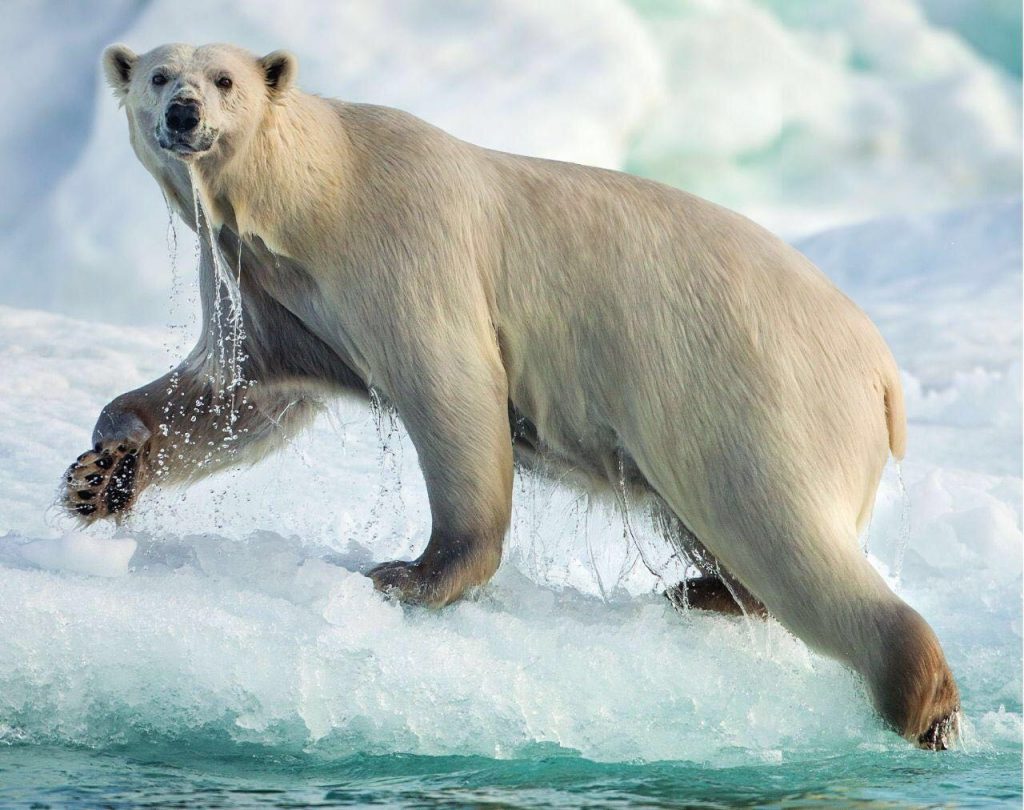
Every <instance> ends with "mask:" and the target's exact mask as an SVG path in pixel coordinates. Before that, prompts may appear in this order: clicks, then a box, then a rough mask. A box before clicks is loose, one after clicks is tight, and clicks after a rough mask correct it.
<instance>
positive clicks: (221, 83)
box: [217, 76, 231, 90]
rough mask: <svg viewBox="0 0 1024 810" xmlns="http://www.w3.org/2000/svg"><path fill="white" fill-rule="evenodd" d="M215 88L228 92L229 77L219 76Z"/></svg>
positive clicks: (229, 85)
mask: <svg viewBox="0 0 1024 810" xmlns="http://www.w3.org/2000/svg"><path fill="white" fill-rule="evenodd" d="M217 87H219V88H220V89H221V90H230V89H231V77H230V76H221V77H220V78H219V79H217Z"/></svg>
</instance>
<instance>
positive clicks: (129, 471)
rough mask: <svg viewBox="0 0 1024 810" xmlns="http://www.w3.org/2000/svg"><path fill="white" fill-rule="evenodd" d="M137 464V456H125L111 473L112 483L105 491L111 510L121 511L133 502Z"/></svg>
mask: <svg viewBox="0 0 1024 810" xmlns="http://www.w3.org/2000/svg"><path fill="white" fill-rule="evenodd" d="M137 464H138V458H137V457H136V456H132V455H129V456H125V457H124V458H122V459H121V461H120V462H119V463H118V465H117V468H116V469H115V470H114V472H112V473H111V474H110V483H109V484H108V485H107V490H106V492H105V493H104V498H105V500H106V504H107V509H108V510H109V511H111V512H120V511H121V510H122V509H124V508H125V507H126V506H128V505H129V504H130V503H131V502H132V493H133V490H134V486H135V472H136V465H137Z"/></svg>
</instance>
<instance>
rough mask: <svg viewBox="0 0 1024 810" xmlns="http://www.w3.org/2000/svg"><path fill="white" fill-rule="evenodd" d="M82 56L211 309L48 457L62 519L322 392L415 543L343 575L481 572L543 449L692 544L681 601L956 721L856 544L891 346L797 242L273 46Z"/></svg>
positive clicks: (890, 698)
mask: <svg viewBox="0 0 1024 810" xmlns="http://www.w3.org/2000/svg"><path fill="white" fill-rule="evenodd" d="M103 68H104V71H105V73H106V76H107V79H108V80H109V82H110V84H111V86H112V87H113V89H114V92H115V94H116V96H117V98H118V99H120V101H121V103H122V105H123V106H124V107H125V109H126V112H127V116H128V130H129V135H130V138H131V143H132V146H133V148H134V150H135V153H136V155H137V156H138V158H139V160H141V162H142V163H143V165H144V166H145V167H146V168H147V169H148V170H149V171H150V173H151V174H152V175H153V177H154V178H155V179H156V181H157V183H158V184H159V186H160V188H161V189H162V191H163V193H164V195H165V196H166V198H167V199H168V200H169V201H170V203H171V204H172V205H173V206H174V208H175V209H176V211H177V213H178V214H179V215H180V216H181V217H182V219H184V220H185V222H187V223H188V224H189V226H190V227H192V228H193V229H195V230H196V231H197V232H198V233H200V235H201V237H202V238H201V240H200V241H201V244H202V247H201V261H200V277H201V290H202V306H203V311H204V323H205V324H207V328H206V330H205V332H204V334H203V336H202V337H201V339H200V340H199V342H198V345H197V346H196V347H195V349H194V350H193V351H192V352H191V354H190V355H189V356H188V357H187V358H186V359H185V360H184V361H183V362H182V363H181V365H179V366H178V367H177V368H176V369H174V370H173V371H172V372H170V373H169V374H167V375H165V376H163V377H161V378H159V379H157V380H154V381H153V382H151V383H149V384H148V385H144V386H142V387H141V388H139V389H137V390H134V391H130V392H128V393H125V394H122V395H121V396H119V397H117V398H116V399H114V400H113V401H112V402H111V403H110V404H109V405H107V406H106V407H105V408H104V409H103V411H102V413H101V414H100V416H99V419H98V421H97V424H96V428H95V432H94V436H93V440H94V442H95V447H94V448H93V449H92V450H90V451H88V452H86V453H84V454H82V455H81V456H80V457H79V458H78V460H77V461H76V462H75V463H74V464H73V465H72V466H71V468H70V469H69V470H68V472H67V481H66V496H65V503H66V506H67V508H68V509H69V510H71V511H72V512H73V513H74V514H76V515H78V516H80V517H81V518H82V519H84V520H87V521H91V520H95V519H97V518H103V517H108V516H118V515H121V514H123V513H125V511H126V510H128V509H130V508H131V507H132V505H133V504H134V502H135V500H136V498H137V496H138V494H139V492H140V491H141V490H142V489H143V488H144V487H145V486H146V485H147V484H148V483H151V482H153V481H165V482H183V481H188V480H191V479H195V478H196V477H198V476H202V475H206V474H208V473H210V472H212V471H214V470H217V469H220V468H223V467H225V466H228V465H234V464H238V463H241V462H243V461H247V460H252V459H255V458H258V457H260V456H261V455H264V454H266V453H268V452H270V451H272V450H274V449H275V448H277V447H279V446H280V445H281V444H282V441H283V439H284V438H285V437H287V436H288V435H289V434H290V433H291V432H294V431H296V430H298V429H300V428H301V427H302V426H303V425H304V424H306V423H307V422H308V421H309V419H310V417H311V416H312V415H313V414H314V413H316V410H317V402H318V401H319V400H320V399H321V398H322V397H323V396H325V395H327V394H330V393H332V392H338V393H340V392H345V391H347V392H354V393H357V394H362V395H368V394H370V393H371V392H374V393H375V394H376V395H379V396H381V397H383V398H385V399H386V401H387V402H388V403H390V404H391V405H393V407H394V408H395V409H396V410H397V413H398V414H399V416H400V418H401V419H402V421H403V423H404V424H405V427H406V428H407V430H408V432H409V435H410V437H411V438H412V441H413V443H414V445H415V448H416V451H417V455H418V459H419V463H420V466H421V469H422V471H423V476H424V479H425V482H426V486H427V492H428V497H429V502H430V509H431V521H432V528H431V533H430V538H429V541H428V542H427V544H426V548H425V550H424V551H423V553H422V555H421V556H420V557H419V558H417V559H416V560H412V561H401V562H391V563H386V564H384V565H380V566H378V567H377V568H375V569H373V570H372V571H370V572H369V576H371V577H372V578H373V580H374V582H375V583H376V585H377V587H378V588H380V589H381V590H383V591H386V592H389V593H391V594H393V595H395V596H397V597H399V598H401V599H403V600H406V601H409V602H414V603H421V604H425V605H429V606H435V607H439V606H442V605H445V604H447V603H449V602H451V601H453V600H455V599H458V598H459V597H460V596H461V595H463V594H464V593H465V592H466V590H467V589H468V588H471V587H473V586H478V585H482V584H483V583H485V582H487V581H488V579H489V578H490V577H491V576H492V574H493V573H494V571H495V570H496V568H497V567H498V564H499V562H500V560H501V553H502V542H503V538H504V535H505V532H506V529H507V528H508V524H509V517H510V501H511V493H512V477H513V468H514V459H518V460H519V461H520V462H522V463H524V464H528V465H529V464H532V463H533V462H536V461H537V460H541V461H542V466H543V467H544V468H547V469H555V470H560V471H571V472H572V473H573V474H574V475H575V476H576V477H578V478H579V479H582V480H584V481H585V482H586V483H587V484H588V485H589V486H593V487H602V486H603V487H605V488H607V487H609V486H619V485H620V482H621V486H623V487H625V488H626V489H627V490H628V491H629V493H630V494H631V496H632V497H635V498H641V499H647V500H648V501H650V502H652V503H655V504H657V505H658V507H659V508H660V509H661V510H662V513H663V514H664V515H665V517H666V520H667V522H668V523H670V524H671V525H672V526H673V527H674V528H673V532H672V533H673V534H675V535H678V536H682V535H685V536H687V537H690V538H691V539H692V544H693V547H694V548H697V549H699V551H700V554H699V556H700V559H702V560H704V561H705V562H707V563H708V572H709V576H708V577H706V578H704V579H702V580H700V581H698V582H696V583H693V586H692V587H690V588H686V587H684V588H683V592H684V593H686V594H688V595H689V601H690V602H691V604H694V605H695V606H697V607H708V608H715V607H717V608H720V609H733V610H735V609H738V606H743V607H745V608H746V609H748V610H752V611H755V612H763V611H764V610H767V611H769V612H770V613H771V614H772V615H774V616H775V617H777V618H778V620H779V621H780V622H781V623H782V624H783V625H784V626H785V627H787V628H788V629H790V630H791V631H792V632H793V633H795V634H796V635H797V636H799V637H800V638H801V639H803V640H804V641H805V642H807V643H808V644H809V645H811V646H812V647H814V648H816V649H818V650H821V651H823V652H824V653H826V654H828V655H831V656H833V657H835V658H837V659H839V660H841V661H843V662H845V663H846V664H848V665H849V666H851V667H852V668H853V669H855V670H856V671H857V672H858V673H860V674H861V675H862V676H863V677H864V679H865V681H866V683H867V686H868V689H869V691H870V694H871V696H872V698H873V701H874V704H875V706H876V707H877V709H878V711H879V713H880V714H881V716H882V717H883V718H884V720H885V721H886V722H887V723H888V724H890V725H891V726H892V727H893V728H894V729H895V730H897V731H898V732H899V733H900V734H902V735H904V736H905V737H907V738H908V739H910V740H912V741H915V742H917V743H918V744H919V745H921V746H924V747H928V748H943V747H945V746H946V744H947V742H948V741H949V740H950V739H951V738H953V737H954V736H955V734H956V727H957V718H958V715H959V697H958V692H957V688H956V684H955V682H954V679H953V676H952V674H951V672H950V670H949V667H948V666H947V664H946V660H945V658H944V655H943V652H942V649H941V647H940V645H939V642H938V640H937V639H936V636H935V634H934V633H933V632H932V630H931V628H930V627H929V626H928V625H927V624H926V623H925V621H924V620H923V619H922V618H921V616H919V615H918V614H917V613H916V612H915V611H914V610H912V609H911V608H910V607H909V606H908V605H906V604H905V603H904V602H903V601H902V600H900V599H899V598H898V597H897V596H896V595H895V594H894V593H893V592H892V591H891V590H890V589H889V588H888V587H887V586H886V584H885V582H884V581H883V580H882V578H881V577H880V576H879V575H878V574H877V573H876V572H875V570H874V569H873V568H872V567H871V565H869V564H868V562H867V560H866V559H865V556H864V554H863V553H862V552H861V550H860V548H859V546H858V542H857V537H858V532H859V531H860V530H861V529H862V528H863V527H864V525H865V523H866V521H867V519H868V516H869V514H870V512H871V509H872V504H873V500H874V496H875V491H876V488H877V485H878V481H879V477H880V475H881V472H882V469H883V467H884V465H885V464H886V462H887V458H888V455H889V453H890V452H891V453H892V454H894V455H895V456H897V457H900V456H902V454H903V452H904V442H905V438H904V434H905V424H904V412H903V403H902V395H901V391H900V383H899V378H898V374H897V367H896V364H895V362H894V361H893V358H892V356H891V354H890V352H889V350H888V348H887V347H886V345H885V343H884V342H883V340H882V338H881V337H880V336H879V334H878V332H877V331H876V329H875V328H874V326H873V325H872V324H871V322H870V321H869V320H868V318H867V317H866V316H865V315H864V314H863V313H862V312H861V311H860V310H859V309H858V308H857V307H856V306H855V305H854V304H853V303H852V302H851V301H849V300H848V299H847V298H846V297H845V296H844V295H843V294H842V293H840V292H839V291H838V290H837V289H836V288H835V287H834V286H833V285H832V284H831V283H830V282H829V281H828V280H827V279H826V278H825V276H824V275H823V274H822V273H821V272H820V271H818V270H817V269H816V268H815V267H814V266H813V265H812V264H811V263H810V262H809V261H808V260H807V259H806V258H804V257H803V256H802V255H801V254H799V253H798V252H797V251H795V250H793V249H792V248H790V247H789V246H787V245H786V244H784V243H783V242H781V241H780V240H779V239H777V238H775V237H774V236H772V235H771V234H769V233H767V232H766V231H765V230H763V229H762V228H760V227H758V226H757V225H755V224H754V223H752V222H750V221H749V220H747V219H745V218H743V217H742V216H739V215H737V214H735V213H732V212H730V211H728V210H725V209H723V208H720V207H718V206H716V205H713V204H711V203H709V202H706V201H704V200H701V199H699V198H697V197H694V196H691V195H689V194H686V193H684V192H682V191H678V190H676V189H673V188H669V187H666V186H663V185H660V184H658V183H654V182H650V181H647V180H641V179H638V178H636V177H631V176H629V175H627V174H622V173H618V172H613V171H606V170H601V169H596V168H591V167H586V166H578V165H573V164H569V163H560V162H555V161H549V160H540V159H534V158H527V157H521V156H518V155H512V154H505V153H501V152H495V151H491V150H487V149H483V148H480V147H477V146H473V145H471V144H468V143H465V142H463V141H460V140H458V139H456V138H454V137H452V136H450V135H448V134H446V133H444V132H442V131H441V130H438V129H436V128H434V127H432V126H430V125H429V124H427V123H425V122H423V121H421V120H419V119H417V118H415V117H413V116H411V115H408V114H406V113H403V112H400V111H398V110H394V109H388V108H384V107H377V106H369V105H364V104H349V103H343V102H340V101H333V100H329V99H325V98H321V97H318V96H313V95H309V94H306V93H303V92H301V91H300V90H298V89H297V88H296V86H295V75H296V60H295V58H294V57H293V56H292V55H290V54H288V53H286V52H281V51H278V52H274V53H271V54H269V55H267V56H264V57H262V58H257V57H256V56H254V55H252V54H250V53H248V52H246V51H244V50H241V49H239V48H236V47H233V46H229V45H206V46H202V47H193V46H189V45H178V44H176V45H164V46H162V47H158V48H156V49H155V50H152V51H150V52H149V53H146V54H143V55H141V56H139V55H136V54H135V53H134V52H132V51H131V50H130V49H129V48H127V47H125V46H123V45H114V46H111V47H110V48H108V49H107V50H106V52H105V53H104V55H103ZM194 195H195V196H194ZM195 200H198V202H199V203H200V205H196V204H195ZM232 279H234V280H235V281H234V283H236V284H237V285H238V286H237V288H236V289H235V290H233V289H232V281H231V280H232ZM229 312H234V314H235V315H240V316H241V317H227V315H226V313H229Z"/></svg>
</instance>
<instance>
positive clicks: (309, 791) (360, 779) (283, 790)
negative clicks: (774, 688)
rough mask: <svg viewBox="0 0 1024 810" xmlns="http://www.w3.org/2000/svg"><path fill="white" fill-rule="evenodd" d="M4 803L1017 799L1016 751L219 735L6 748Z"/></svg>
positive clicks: (912, 802)
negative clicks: (364, 750)
mask: <svg viewBox="0 0 1024 810" xmlns="http://www.w3.org/2000/svg"><path fill="white" fill-rule="evenodd" d="M0 804H2V805H3V806H5V807H96V806H102V807H129V806H131V807H138V806H143V807H196V806H202V807H308V806H313V807H341V806H365V805H386V806H389V807H437V806H442V807H444V806H448V807H451V806H472V807H580V806H587V807H627V806H628V807H681V806H689V807H761V806H786V807H816V806H821V805H823V804H832V805H834V806H846V807H889V808H892V807H934V806H942V807H1020V805H1021V767H1020V753H1019V751H1005V752H998V753H986V754H965V753H957V752H952V753H949V752H947V753H946V754H943V755H935V754H928V753H924V752H918V751H911V750H906V751H901V752H898V753H892V752H889V753H886V754H878V753H865V752H859V753H852V752H851V753H849V754H844V755H839V756H831V757H828V758H825V759H821V760H810V761H806V762H796V763H791V764H786V765H770V766H763V767H735V768H712V767H704V766H702V765H699V764H691V763H683V762H655V763H647V764H640V763H598V762H593V761H590V760H587V759H584V758H581V757H578V756H574V755H572V754H571V753H568V752H557V751H555V752H538V754H537V756H535V757H530V758H522V759H511V760H493V759H487V758H482V757H451V756H449V757H426V756H401V755H390V756H364V755H358V756H352V757H347V758H345V759H341V760H338V761H335V762H323V761H318V760H316V759H312V758H307V757H303V756H286V755H277V754H274V753H273V752H268V751H265V750H261V749H258V748H246V747H231V746H229V747H227V748H225V747H224V746H223V745H221V744H218V742H217V741H216V740H215V739H209V740H207V741H206V742H205V744H204V743H203V742H202V741H201V740H194V741H192V742H190V743H189V744H187V745H184V746H181V747H170V746H165V745H158V744H151V745H141V746H136V747H133V748H132V749H131V750H118V749H111V750H105V751H88V750H78V749H69V748H39V747H20V746H12V747H9V748H6V749H4V750H3V751H0Z"/></svg>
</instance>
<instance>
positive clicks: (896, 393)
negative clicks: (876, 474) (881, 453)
mask: <svg viewBox="0 0 1024 810" xmlns="http://www.w3.org/2000/svg"><path fill="white" fill-rule="evenodd" d="M885 422H886V424H887V425H888V427H889V450H891V451H892V454H893V456H895V458H896V460H897V461H899V460H900V459H902V458H903V456H904V454H905V453H906V452H907V412H906V410H905V409H904V406H903V386H902V385H900V376H899V372H898V371H896V370H895V369H894V371H893V373H892V374H891V375H889V379H888V381H887V382H886V384H885Z"/></svg>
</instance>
